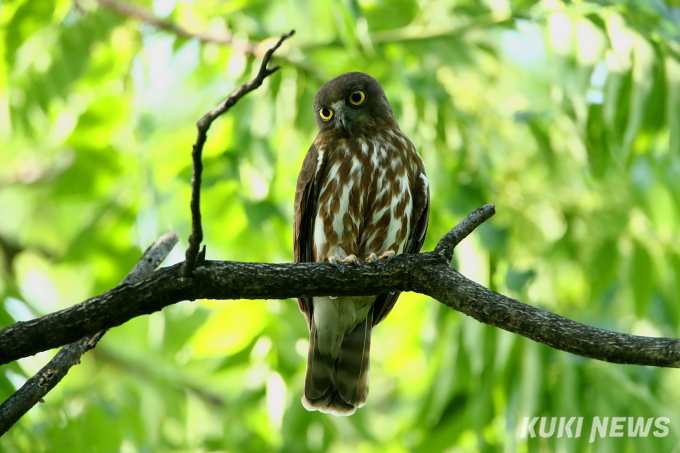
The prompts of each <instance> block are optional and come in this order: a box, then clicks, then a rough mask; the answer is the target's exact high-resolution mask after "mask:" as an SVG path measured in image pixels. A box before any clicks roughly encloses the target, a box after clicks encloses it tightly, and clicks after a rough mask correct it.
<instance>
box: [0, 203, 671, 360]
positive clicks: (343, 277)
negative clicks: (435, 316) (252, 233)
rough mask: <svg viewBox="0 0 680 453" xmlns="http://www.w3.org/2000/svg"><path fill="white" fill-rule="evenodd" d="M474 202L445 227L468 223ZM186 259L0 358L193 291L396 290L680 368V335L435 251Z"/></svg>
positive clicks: (6, 335)
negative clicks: (476, 276) (535, 295)
mask: <svg viewBox="0 0 680 453" xmlns="http://www.w3.org/2000/svg"><path fill="white" fill-rule="evenodd" d="M477 213H478V211H475V212H474V213H472V214H471V215H470V216H468V217H467V218H466V219H465V220H463V221H462V222H461V223H460V224H459V225H458V226H457V227H456V228H454V230H453V231H451V232H449V233H448V234H447V235H446V236H449V237H454V238H462V237H464V236H465V232H468V233H469V231H468V230H470V231H471V229H470V228H471V227H470V225H471V224H472V225H478V224H480V223H481V221H479V220H475V217H476V216H477V215H478V214H477ZM182 266H183V264H182V263H179V264H176V265H175V266H172V267H169V268H165V269H161V270H159V271H157V272H155V273H154V274H153V275H152V276H151V277H149V278H147V279H146V280H144V281H142V282H140V283H138V284H135V285H123V286H120V287H118V288H114V289H113V290H111V291H108V292H106V293H104V294H102V295H100V296H97V297H94V298H92V299H89V300H87V301H85V302H83V303H81V304H78V305H75V306H73V307H71V308H67V309H65V310H61V311H59V312H56V313H52V314H49V315H46V316H43V317H42V318H39V319H36V320H33V321H28V322H18V323H16V324H14V325H12V326H9V327H6V328H4V329H2V330H0V364H2V363H7V362H9V361H12V360H16V359H17V358H20V357H25V356H28V355H31V354H35V353H37V352H40V351H43V350H46V349H50V348H54V347H57V346H60V345H62V344H66V343H70V342H73V341H76V340H78V339H79V338H81V337H83V336H85V335H90V334H92V333H94V332H98V331H100V330H103V329H107V328H110V327H114V326H118V325H120V324H122V323H124V322H126V321H128V320H129V319H132V318H134V317H136V316H140V315H144V314H149V313H153V312H155V311H158V310H160V309H162V308H163V307H165V306H167V305H170V304H173V303H176V302H179V301H182V300H194V299H287V298H293V297H299V296H307V297H312V296H327V295H330V294H332V295H334V296H365V295H375V294H380V293H385V292H390V291H414V292H418V293H421V294H425V295H428V296H430V297H432V298H434V299H436V300H438V301H440V302H442V303H444V304H445V305H447V306H448V307H451V308H453V309H454V310H458V311H460V312H461V313H464V314H466V315H468V316H471V317H473V318H475V319H476V320H478V321H480V322H483V323H486V324H490V325H492V326H496V327H499V328H501V329H505V330H507V331H509V332H513V333H516V334H519V335H522V336H525V337H527V338H529V339H532V340H534V341H537V342H540V343H544V344H546V345H548V346H551V347H553V348H556V349H560V350H563V351H567V352H571V353H573V354H577V355H581V356H583V357H589V358H593V359H598V360H603V361H606V362H612V363H629V364H636V365H650V366H660V367H676V368H677V367H680V340H678V339H675V338H651V337H641V336H635V335H628V334H621V333H616V332H611V331H607V330H603V329H598V328H595V327H589V326H586V325H583V324H580V323H577V322H575V321H571V320H569V319H566V318H563V317H561V316H558V315H555V314H552V313H550V312H547V311H545V310H542V309H540V308H536V307H532V306H530V305H527V304H524V303H522V302H519V301H517V300H513V299H510V298H508V297H505V296H503V295H501V294H498V293H496V292H494V291H491V290H489V289H487V288H485V287H483V286H481V285H479V284H477V283H475V282H473V281H470V280H468V279H467V278H465V277H464V276H462V275H460V274H459V273H457V272H455V271H454V270H453V268H452V267H451V265H450V262H449V260H448V259H447V258H446V257H445V256H444V255H443V254H440V253H439V252H428V253H420V254H410V255H407V254H402V255H399V256H397V257H396V258H394V260H392V261H391V262H390V263H389V264H388V263H385V262H378V263H377V264H376V265H373V264H369V263H361V264H359V265H353V264H350V263H338V266H339V268H338V269H335V268H334V267H333V266H331V265H330V264H328V263H287V264H262V263H238V262H230V261H206V262H205V264H204V265H203V266H201V267H199V268H197V269H196V270H195V271H194V274H193V278H191V279H186V278H180V276H181V269H182Z"/></svg>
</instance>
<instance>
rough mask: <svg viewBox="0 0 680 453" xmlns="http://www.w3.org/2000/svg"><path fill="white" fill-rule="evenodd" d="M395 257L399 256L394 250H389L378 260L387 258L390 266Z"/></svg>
mask: <svg viewBox="0 0 680 453" xmlns="http://www.w3.org/2000/svg"><path fill="white" fill-rule="evenodd" d="M395 256H397V254H396V253H394V250H388V251H386V252H385V253H383V254H382V255H380V256H379V257H378V259H379V260H384V259H385V258H387V264H390V261H392V260H393V259H394V257H395Z"/></svg>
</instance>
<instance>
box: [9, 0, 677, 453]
mask: <svg viewBox="0 0 680 453" xmlns="http://www.w3.org/2000/svg"><path fill="white" fill-rule="evenodd" d="M126 5H128V6H129V5H132V6H134V7H135V8H137V9H140V10H142V11H145V12H147V13H148V14H153V15H155V17H157V18H160V19H161V20H164V21H166V22H168V23H173V24H176V25H178V26H181V27H183V28H185V29H187V30H190V31H192V32H200V33H208V34H211V35H213V36H222V37H224V36H231V40H232V41H233V44H232V45H220V44H217V43H214V42H200V41H199V40H196V39H188V38H186V37H180V36H177V34H175V33H173V32H170V31H163V30H161V29H159V28H158V27H156V26H153V25H150V24H149V23H144V22H143V21H140V20H138V19H135V18H131V17H125V16H122V15H120V14H117V13H116V12H113V11H111V10H110V9H109V8H107V7H105V6H104V5H103V4H100V3H98V1H97V0H81V1H80V2H79V3H78V4H74V3H73V2H72V1H70V0H57V1H47V0H10V1H7V0H2V1H0V258H1V259H2V261H1V262H0V325H1V326H6V325H9V324H11V323H13V322H15V321H18V320H27V319H32V318H34V317H36V316H41V315H43V314H46V313H49V312H52V311H55V310H58V309H61V308H64V307H68V306H70V305H72V304H75V303H78V302H81V301H83V300H85V299H86V298H88V297H91V296H94V295H96V294H99V293H102V292H104V291H106V290H108V289H110V288H112V287H114V286H115V285H117V284H118V283H119V282H120V281H121V280H122V278H123V277H124V276H125V275H126V273H127V272H128V271H129V270H130V269H131V268H132V267H133V265H134V264H135V262H136V260H137V259H138V258H139V257H140V256H141V253H142V251H143V249H144V248H146V247H147V246H148V245H149V244H150V243H152V242H153V241H154V240H155V239H156V238H157V237H158V236H159V235H160V234H162V233H163V232H165V231H167V230H168V229H176V230H177V231H179V233H180V237H181V242H180V244H179V245H178V246H177V247H176V249H175V250H174V251H173V253H172V254H171V255H170V257H169V258H168V260H167V261H166V263H175V262H178V261H181V260H182V259H183V250H184V248H185V247H186V240H187V238H188V236H189V233H190V214H189V195H190V191H189V181H190V176H191V168H190V152H191V145H192V144H193V142H194V140H195V136H196V132H195V126H194V124H195V122H196V120H198V118H200V117H201V115H203V113H205V112H206V111H208V110H209V109H211V108H212V107H214V106H215V105H216V104H217V103H218V102H219V101H220V100H221V99H223V98H224V97H225V96H226V95H227V94H228V93H229V92H230V91H231V90H232V89H234V88H235V87H237V86H238V85H239V84H240V83H242V82H244V81H246V80H248V79H250V78H251V77H252V76H253V75H254V74H255V72H256V71H257V68H258V67H259V64H260V60H259V58H258V57H253V56H245V55H244V54H243V49H244V48H245V47H247V46H252V47H251V48H253V49H255V53H256V54H259V55H261V53H262V51H263V50H265V49H266V48H268V47H269V46H270V45H271V44H272V41H271V38H272V37H273V38H276V37H278V36H279V35H280V34H282V33H285V32H287V31H288V30H290V29H292V28H294V29H296V30H297V34H296V35H295V36H294V37H293V38H292V39H290V40H289V41H287V42H286V43H285V44H284V45H283V47H282V48H281V49H280V51H279V52H277V58H275V61H274V64H280V65H281V66H282V69H281V70H280V71H279V72H277V73H276V74H275V75H274V76H272V77H270V78H269V79H267V80H266V81H265V83H264V85H263V86H262V87H261V88H260V89H259V90H257V91H255V92H254V93H251V94H250V95H248V96H247V97H246V98H244V99H242V100H241V101H240V102H239V103H238V104H237V105H236V106H235V107H234V108H233V109H232V110H231V111H230V112H229V113H228V115H226V116H225V117H224V118H221V119H219V120H218V121H217V122H216V123H215V124H214V125H213V127H212V129H211V131H210V133H209V137H208V142H207V145H206V149H205V154H204V163H205V167H206V168H205V173H204V184H203V196H202V209H203V225H204V231H205V238H206V240H205V242H206V243H207V246H208V258H209V259H215V260H217V259H224V260H237V261H263V262H289V261H291V260H292V239H291V237H292V211H293V209H292V207H293V195H294V184H295V180H296V177H297V173H298V170H299V168H300V165H301V163H302V159H303V157H304V154H305V152H306V150H307V149H308V147H309V145H310V143H311V142H312V140H313V138H314V136H315V134H316V126H315V123H314V120H313V112H312V109H311V105H312V99H313V96H314V94H315V93H316V91H317V89H318V88H319V87H320V86H321V85H322V84H323V83H324V82H325V81H327V80H328V79H330V78H332V77H335V76H336V75H339V74H341V73H344V72H347V71H362V72H366V73H369V74H371V75H373V76H374V77H376V78H377V79H378V80H379V81H380V82H381V84H382V85H383V87H384V88H385V91H386V93H387V96H388V98H389V100H390V102H391V104H392V107H393V109H394V111H395V114H396V116H397V118H398V120H399V124H400V125H401V128H402V130H403V131H404V132H405V133H406V134H407V135H408V136H409V137H410V138H411V140H412V141H413V142H414V144H415V145H416V147H417V148H418V150H419V151H420V153H421V155H422V156H423V158H424V160H425V164H426V167H427V172H428V178H429V180H430V184H431V191H432V207H431V218H430V227H429V235H428V239H427V241H426V243H425V246H424V248H423V250H432V248H433V247H434V245H435V244H436V242H437V241H438V239H439V238H440V237H441V236H443V235H444V234H445V233H446V232H447V231H448V230H449V229H450V228H451V227H453V226H454V225H455V224H456V223H457V221H459V220H461V219H462V218H463V217H464V216H465V215H466V214H468V213H469V212H470V211H472V210H473V209H475V208H477V207H478V206H480V205H482V204H484V203H494V204H495V205H496V206H497V212H498V213H497V214H496V216H495V217H493V218H492V219H491V220H490V221H489V222H487V223H486V224H485V225H484V226H483V227H481V228H479V229H478V230H477V231H476V232H475V233H474V234H472V235H471V236H470V237H469V238H468V239H466V240H465V241H464V242H463V243H462V244H461V245H460V246H459V247H458V248H457V249H456V256H455V259H454V265H455V266H456V267H457V269H459V270H460V271H461V272H462V273H463V274H464V275H466V276H468V277H469V278H471V279H473V280H475V281H477V282H479V283H481V284H483V285H486V286H488V287H490V288H491V289H493V290H495V291H498V292H501V293H503V294H506V295H509V296H511V297H515V298H518V299H519V300H522V301H524V302H526V303H529V304H532V305H535V306H539V307H542V308H545V309H547V310H550V311H553V312H555V313H558V314H560V315H563V316H566V317H568V318H571V319H574V320H577V321H579V322H583V323H586V324H589V325H593V326H598V327H602V328H606V329H611V330H615V331H620V332H627V333H634V334H639V335H651V336H670V337H678V336H680V333H679V327H680V240H679V239H678V238H679V237H680V234H679V233H680V227H679V220H680V155H679V153H680V10H678V9H677V7H675V6H672V5H670V4H665V3H663V2H662V1H661V0H644V1H643V0H640V1H635V0H631V1H607V0H597V1H592V2H590V1H575V2H567V3H563V2H561V1H558V0H545V1H541V2H534V1H530V0H526V1H518V2H509V1H508V0H480V1H478V0H457V1H428V0H415V1H414V0H408V1H406V0H405V1H388V0H345V1H339V2H336V1H319V2H314V3H312V2H304V1H301V0H287V1H283V0H252V1H249V0H219V1H218V0H195V1H173V0H157V1H154V2H151V1H143V2H135V3H134V4H132V3H126ZM262 41H264V43H262V44H259V45H258V43H260V42H262ZM307 335H308V334H307V328H306V325H305V322H304V319H303V316H302V315H301V314H300V313H299V311H298V308H297V304H296V303H295V302H294V301H293V300H284V301H276V300H274V301H197V302H182V303H179V304H177V305H174V306H171V307H168V308H166V309H164V310H163V311H162V312H160V313H155V314H153V315H151V316H145V317H141V318H137V319H134V320H132V321H130V322H129V323H127V324H125V325H123V326H121V327H117V328H115V329H112V330H111V331H110V332H109V333H108V334H107V335H106V336H105V337H104V339H103V340H102V341H101V342H100V343H99V345H98V346H97V348H96V349H95V350H93V351H91V352H89V353H87V354H86V355H85V356H84V358H83V361H82V364H81V365H80V366H77V367H74V368H73V369H72V370H71V371H70V372H69V374H68V376H67V377H66V378H65V379H64V381H63V382H62V383H61V384H60V385H58V386H57V388H56V389H55V390H54V391H52V392H51V393H50V394H49V395H48V396H47V397H46V398H45V400H46V402H45V403H44V404H40V405H38V406H37V407H36V408H34V409H33V410H31V411H30V412H29V413H28V414H27V415H26V416H25V417H24V418H22V419H21V420H20V422H19V423H18V424H17V425H15V426H14V427H13V428H12V429H11V430H10V431H9V433H8V434H6V435H5V436H3V437H2V438H0V451H2V452H12V453H13V452H31V453H40V452H61V451H69V452H72V453H76V452H88V453H89V452H122V453H133V452H251V451H255V452H258V451H263V452H266V451H286V452H307V451H308V452H318V451H332V452H343V451H351V452H357V453H368V452H382V451H386V452H406V451H416V452H449V453H453V452H455V453H458V452H514V451H519V452H549V451H550V452H552V451H555V452H613V451H617V452H639V451H658V452H671V451H676V452H677V451H680V447H679V446H678V445H680V443H679V440H680V379H679V378H680V371H677V370H669V369H654V368H648V367H639V366H622V365H613V364H607V363H602V362H597V361H593V360H586V359H582V358H580V357H576V356H573V355H570V354H566V353H562V352H558V351H555V350H552V349H550V348H549V347H547V346H543V345H540V344H536V343H534V342H532V341H529V340H526V339H524V338H522V337H519V336H516V335H512V334H509V333H507V332H504V331H501V330H498V329H496V328H492V327H489V326H485V325H481V324H479V323H477V322H476V321H474V320H472V319H470V318H467V317H466V316H463V315H460V314H459V313H457V312H454V311H452V310H450V309H447V308H445V307H443V306H442V305H441V304H439V303H437V302H436V301H433V300H431V299H428V298H426V297H424V296H420V295H418V294H405V295H402V297H401V299H400V301H399V303H398V304H397V306H396V308H395V310H394V311H393V312H392V314H391V315H390V316H389V317H388V318H387V320H386V321H385V322H384V323H382V324H381V325H380V326H379V327H378V328H377V329H376V330H375V332H374V337H373V344H372V347H371V355H372V367H371V392H370V396H369V399H368V403H367V405H366V406H365V407H364V408H363V409H360V410H358V411H357V413H356V414H355V415H354V416H352V417H350V418H336V417H332V416H327V415H323V414H320V413H318V412H314V413H311V412H307V411H305V410H304V409H303V407H302V405H301V403H300V395H301V391H302V384H303V374H304V367H305V360H306V351H307ZM53 354H54V351H47V352H45V353H41V354H38V355H37V356H35V357H29V358H26V359H22V360H19V361H18V362H16V363H12V364H10V365H5V366H3V367H1V368H0V397H1V398H2V399H5V398H6V397H8V396H9V395H11V394H12V393H13V391H14V390H15V389H16V388H17V386H20V385H21V384H22V383H23V381H24V380H25V379H26V378H27V377H28V376H31V375H32V374H33V373H35V372H36V371H37V370H38V369H39V368H40V367H41V366H42V365H44V364H45V363H46V362H47V361H48V360H49V359H50V358H51V357H52V355H53ZM534 416H548V417H571V416H581V417H584V419H585V422H584V430H583V433H582V436H581V437H580V438H578V439H567V438H561V439H556V438H555V436H553V437H552V438H549V439H541V438H535V439H527V438H522V437H521V436H520V429H521V424H522V420H523V418H524V417H534ZM594 416H599V417H616V416H618V417H668V418H670V425H669V429H670V433H669V434H668V436H666V437H663V438H657V437H655V436H653V435H652V434H650V435H649V436H648V437H647V438H628V437H627V436H624V437H623V438H611V437H607V438H605V439H600V438H598V439H596V440H595V442H593V443H590V442H589V437H590V426H591V421H592V418H593V417H594ZM537 428H538V425H537Z"/></svg>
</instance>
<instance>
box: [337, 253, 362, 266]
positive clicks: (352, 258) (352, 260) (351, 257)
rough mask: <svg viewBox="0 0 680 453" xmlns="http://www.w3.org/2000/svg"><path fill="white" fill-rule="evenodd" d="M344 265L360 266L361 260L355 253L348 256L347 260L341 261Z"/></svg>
mask: <svg viewBox="0 0 680 453" xmlns="http://www.w3.org/2000/svg"><path fill="white" fill-rule="evenodd" d="M341 261H342V262H343V263H352V264H354V265H355V266H356V265H357V264H359V258H357V257H356V255H355V254H354V253H352V254H350V255H347V256H346V257H345V258H343V259H342V260H341Z"/></svg>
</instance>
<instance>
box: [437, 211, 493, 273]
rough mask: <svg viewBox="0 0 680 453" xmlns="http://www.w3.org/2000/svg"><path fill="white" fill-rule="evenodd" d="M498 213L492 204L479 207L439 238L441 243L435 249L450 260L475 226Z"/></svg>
mask: <svg viewBox="0 0 680 453" xmlns="http://www.w3.org/2000/svg"><path fill="white" fill-rule="evenodd" d="M495 213H496V206H494V205H492V204H485V205H484V206H482V207H481V208H477V209H476V210H475V211H474V212H472V213H471V214H468V216H467V217H465V218H464V219H463V221H462V222H460V223H459V224H458V225H456V226H455V227H454V228H453V229H451V231H449V232H448V233H446V235H445V236H444V237H443V238H441V239H440V240H439V243H438V244H437V246H436V247H435V248H434V251H435V252H437V253H440V254H442V255H443V256H444V258H446V259H447V260H448V261H449V262H451V260H452V259H453V249H454V248H456V246H457V245H458V244H460V242H461V241H462V240H463V239H465V238H466V237H468V235H469V234H470V233H472V232H473V231H474V230H475V228H477V227H478V226H479V225H481V224H482V223H484V222H486V221H487V220H489V219H490V218H491V216H493V215H494V214H495Z"/></svg>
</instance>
